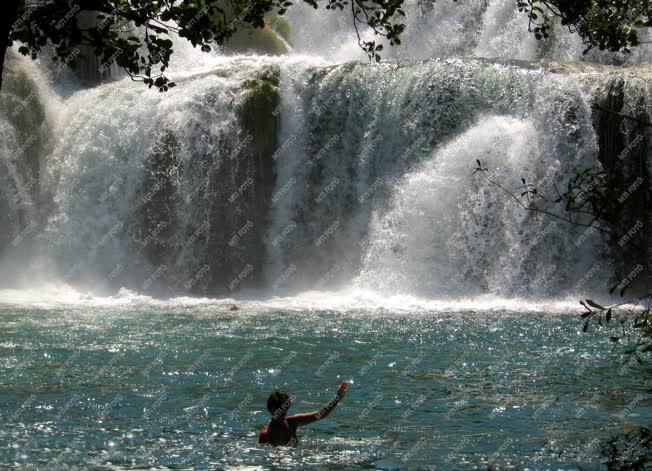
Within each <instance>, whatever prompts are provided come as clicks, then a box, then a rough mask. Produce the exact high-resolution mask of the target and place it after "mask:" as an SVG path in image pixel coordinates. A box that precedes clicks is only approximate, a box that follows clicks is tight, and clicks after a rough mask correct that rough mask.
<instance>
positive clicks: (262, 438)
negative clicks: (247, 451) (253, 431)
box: [258, 425, 269, 443]
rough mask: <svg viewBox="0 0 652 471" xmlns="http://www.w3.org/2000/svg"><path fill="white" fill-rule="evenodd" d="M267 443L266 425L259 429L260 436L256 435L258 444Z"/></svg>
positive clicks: (267, 432) (267, 431)
mask: <svg viewBox="0 0 652 471" xmlns="http://www.w3.org/2000/svg"><path fill="white" fill-rule="evenodd" d="M267 442H269V430H268V425H265V426H264V427H263V428H261V429H260V434H258V443H267Z"/></svg>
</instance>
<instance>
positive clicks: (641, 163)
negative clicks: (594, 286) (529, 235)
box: [594, 77, 652, 294]
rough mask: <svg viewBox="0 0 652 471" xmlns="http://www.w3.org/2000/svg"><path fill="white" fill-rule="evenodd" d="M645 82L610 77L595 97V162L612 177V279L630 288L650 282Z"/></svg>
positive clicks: (651, 215)
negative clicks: (597, 156) (596, 145)
mask: <svg viewBox="0 0 652 471" xmlns="http://www.w3.org/2000/svg"><path fill="white" fill-rule="evenodd" d="M648 101H649V98H648V93H647V90H646V89H645V87H640V86H639V85H638V84H636V82H632V81H629V82H628V81H627V80H625V79H624V78H623V77H614V78H613V79H612V80H611V81H610V82H609V83H608V84H607V86H606V88H605V90H604V92H603V95H602V96H598V97H597V99H596V108H597V109H596V110H595V112H594V126H595V130H596V133H597V137H598V144H599V158H600V162H601V163H602V165H603V166H604V168H605V170H606V171H607V172H608V174H609V175H610V177H612V178H613V183H614V185H613V186H614V191H615V194H614V195H613V197H614V198H615V199H616V200H617V210H616V211H615V214H613V221H612V227H611V229H612V231H613V235H612V237H611V245H612V250H613V254H614V260H615V268H616V270H615V274H614V280H613V281H614V285H616V286H617V290H621V289H622V288H625V287H627V290H628V292H629V293H630V294H637V293H643V292H644V291H645V290H649V288H650V287H651V286H652V238H651V237H652V234H651V233H650V230H651V229H650V227H651V226H650V225H651V224H652V206H651V205H652V186H651V184H652V182H651V181H650V169H651V165H652V161H651V156H652V135H651V134H652V127H650V125H649V124H648V123H650V116H649V113H648V109H649V107H650V103H648Z"/></svg>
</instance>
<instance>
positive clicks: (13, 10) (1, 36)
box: [0, 0, 23, 90]
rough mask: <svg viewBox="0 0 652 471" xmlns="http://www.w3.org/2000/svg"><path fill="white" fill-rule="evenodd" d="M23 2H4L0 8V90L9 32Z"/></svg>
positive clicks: (16, 0)
mask: <svg viewBox="0 0 652 471" xmlns="http://www.w3.org/2000/svg"><path fill="white" fill-rule="evenodd" d="M22 3H23V0H5V1H4V2H2V6H0V90H2V72H3V71H4V65H5V55H6V53H7V46H8V45H9V32H10V31H11V27H12V25H13V24H14V22H15V21H16V19H18V8H19V7H20V5H21V4H22Z"/></svg>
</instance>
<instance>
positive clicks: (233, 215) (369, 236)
mask: <svg viewBox="0 0 652 471" xmlns="http://www.w3.org/2000/svg"><path fill="white" fill-rule="evenodd" d="M407 9H408V11H409V12H410V13H411V16H410V15H409V16H408V17H409V18H411V20H410V24H409V27H408V30H407V32H406V34H407V35H406V40H405V41H404V42H405V46H404V48H402V49H391V50H389V51H388V54H389V55H390V57H391V55H402V56H404V57H410V58H411V60H406V59H401V60H397V61H390V62H388V63H383V64H380V65H370V64H366V63H364V62H350V63H345V64H341V65H338V64H337V62H339V61H340V60H341V59H343V58H359V57H360V51H359V50H358V49H357V45H355V39H353V38H354V36H353V35H352V34H351V33H352V32H351V29H350V26H348V25H347V24H343V23H342V21H341V18H340V17H339V16H337V15H333V16H329V17H328V20H327V21H329V22H330V23H329V24H330V25H331V28H329V29H328V31H329V32H328V37H327V36H324V37H321V36H320V34H321V33H315V31H325V29H320V30H317V29H315V28H314V27H313V22H314V21H317V20H319V21H322V20H323V18H322V17H321V16H320V17H315V16H312V15H313V14H312V13H308V12H307V11H305V9H304V8H303V7H297V9H296V10H292V11H291V12H290V18H291V19H292V15H295V14H296V15H302V21H303V22H304V23H303V25H302V26H301V27H297V28H295V29H293V43H292V46H293V48H294V54H291V55H288V56H282V57H279V58H274V59H273V58H270V57H261V56H259V57H255V56H254V57H252V56H248V57H242V56H234V57H226V56H220V55H219V54H212V55H210V56H207V59H201V58H199V57H200V56H197V57H196V56H195V53H194V52H193V51H191V50H188V49H187V48H185V47H182V46H179V48H178V51H177V53H178V54H181V55H183V56H184V57H183V58H182V62H183V64H185V65H186V66H187V67H186V68H187V69H194V70H192V71H190V72H184V73H183V74H177V75H178V76H177V77H176V78H175V80H176V81H177V83H178V87H177V88H175V89H173V90H171V91H170V92H169V93H166V94H158V93H153V92H151V91H147V90H146V89H145V88H144V87H142V85H141V84H134V83H130V82H127V81H117V82H113V83H109V84H105V85H101V86H98V87H96V88H93V89H88V90H80V91H77V92H76V93H73V94H72V95H71V96H70V97H68V98H65V100H64V101H63V102H61V105H60V106H61V108H62V109H61V111H58V112H57V114H56V120H54V121H52V122H53V123H54V124H47V120H46V119H45V117H44V116H45V115H46V114H47V110H46V111H43V110H40V111H39V107H46V109H49V108H48V106H49V104H48V103H49V102H48V101H47V100H45V99H44V98H43V96H44V93H41V94H40V98H39V99H37V100H30V103H31V105H30V106H32V107H33V108H34V112H33V113H32V114H31V115H30V116H31V117H30V118H29V119H30V121H29V123H27V124H28V125H29V126H31V127H34V126H36V125H40V124H39V123H45V124H44V126H45V127H46V128H47V129H45V130H44V131H43V132H44V133H45V134H47V135H48V136H49V135H52V136H57V137H56V139H52V141H51V142H50V141H47V139H45V140H44V139H41V138H39V142H38V145H37V143H34V142H32V143H31V144H30V146H32V144H34V146H33V147H34V149H32V148H31V147H30V151H29V153H30V159H29V161H28V162H29V165H32V167H34V168H32V169H31V170H29V171H27V170H25V169H22V170H20V169H18V168H17V167H16V165H15V162H16V159H15V158H12V157H11V156H12V155H16V150H17V149H20V148H21V142H23V143H25V142H28V140H27V137H26V135H25V134H24V133H22V131H20V129H19V128H20V127H21V126H23V125H24V123H23V124H21V123H20V121H19V120H17V119H16V118H15V117H14V116H13V115H11V113H10V110H9V108H7V107H3V116H2V120H3V121H2V126H3V128H5V129H7V132H6V133H4V134H3V141H2V145H3V149H4V150H3V156H2V158H3V163H4V164H5V166H4V168H3V172H2V174H1V175H0V178H3V179H4V180H7V181H8V183H6V184H5V185H4V188H5V189H6V190H5V194H4V195H3V198H2V200H1V203H2V204H3V205H4V208H6V210H3V213H2V214H3V216H2V217H3V218H4V219H3V226H4V228H6V229H4V230H3V240H2V241H0V242H2V243H1V245H0V246H1V247H2V248H3V249H4V250H3V256H4V257H5V258H4V260H5V262H4V267H3V268H4V269H5V272H9V273H11V275H10V276H9V278H13V277H14V275H15V271H16V264H15V263H11V264H10V263H9V262H8V261H7V260H8V258H10V257H14V258H15V253H16V252H17V251H18V248H17V246H22V245H25V246H26V245H29V247H30V251H31V252H32V255H31V256H32V257H33V258H36V257H37V255H38V259H39V261H40V262H41V264H40V265H39V267H40V268H39V270H40V269H43V270H44V271H45V273H46V276H47V277H49V278H51V279H55V280H59V281H62V282H66V283H70V284H72V285H74V286H81V287H84V288H86V289H92V290H95V291H99V292H108V293H112V292H115V291H116V290H117V289H119V288H120V287H127V288H129V289H133V290H135V291H138V292H153V293H155V294H158V295H171V294H179V293H196V294H206V295H214V296H222V295H225V294H228V295H232V294H234V293H237V292H240V291H242V290H243V289H248V288H254V289H257V290H261V289H262V290H263V291H264V292H266V293H269V292H272V293H285V292H290V293H296V292H300V291H305V290H310V289H337V288H343V287H348V286H351V285H353V286H356V287H359V288H365V289H370V290H376V291H380V292H383V293H404V294H412V295H417V296H420V297H425V298H445V297H463V296H473V295H479V294H483V293H491V294H496V295H500V296H503V297H526V298H536V297H556V296H563V295H565V294H574V293H577V292H580V291H583V290H584V291H587V290H588V291H591V290H600V289H604V287H605V286H607V285H608V284H609V282H610V281H613V280H610V277H611V276H612V273H613V266H612V258H611V254H610V253H609V250H608V249H607V248H606V247H608V244H605V243H604V242H605V241H604V240H602V239H601V236H600V234H595V233H591V234H585V233H584V229H583V228H573V227H567V226H564V223H563V222H560V221H557V222H555V221H549V220H546V219H545V218H540V217H536V216H534V215H532V214H531V213H527V212H525V211H521V210H519V208H518V207H517V206H516V205H515V203H514V201H513V200H510V199H509V198H508V197H507V196H506V195H505V194H504V193H501V191H500V190H498V189H497V188H495V187H493V186H491V185H489V184H488V183H487V182H486V181H485V180H483V179H481V178H479V177H478V176H477V175H476V177H472V176H471V174H472V173H473V170H474V165H475V164H474V162H475V161H476V159H480V160H481V161H482V162H483V164H486V165H487V166H488V167H489V168H490V169H491V172H492V175H494V176H495V178H497V179H500V181H501V182H502V183H504V184H505V185H506V186H507V187H509V188H516V187H518V186H519V185H520V179H521V177H525V178H527V179H528V181H530V182H532V183H534V184H536V185H537V186H538V187H540V188H542V189H544V190H547V191H546V196H548V197H549V196H551V195H552V182H553V181H556V183H557V184H559V185H560V186H563V184H564V179H563V177H559V178H557V180H555V174H556V173H557V172H559V175H562V176H563V175H568V174H569V172H570V171H571V170H573V169H578V168H579V169H583V168H589V167H591V166H594V165H596V164H597V163H598V159H599V156H600V153H599V149H598V142H599V141H600V139H601V136H600V129H599V126H596V122H595V120H596V115H595V111H594V110H592V109H591V107H592V105H593V104H594V103H595V102H596V101H599V100H603V99H604V95H605V93H606V94H607V95H608V94H609V92H608V91H607V92H605V90H607V89H608V88H609V84H610V83H611V82H612V80H613V79H614V77H616V75H617V76H618V77H621V76H622V79H623V80H624V81H625V82H626V83H627V84H628V86H627V90H626V92H625V94H624V102H625V109H626V108H627V107H630V108H632V107H633V108H636V110H634V111H635V114H637V115H641V113H643V115H645V116H649V114H650V92H649V89H648V86H647V85H641V81H640V80H639V79H637V78H636V76H637V74H638V75H641V74H642V75H646V74H648V73H649V72H648V71H647V69H645V68H644V67H638V68H633V69H632V72H631V73H629V72H618V73H617V72H615V71H614V70H612V69H609V68H608V67H604V66H590V65H579V64H561V63H554V64H543V63H525V62H513V61H511V62H510V61H504V60H498V59H470V58H462V57H464V56H470V57H474V56H483V57H488V58H503V59H504V58H509V59H526V60H536V59H542V58H545V59H576V58H579V57H580V55H579V53H578V51H580V52H581V45H580V44H579V43H578V42H577V39H576V38H575V37H573V36H572V35H571V34H570V33H567V32H566V33H565V32H563V30H562V29H560V28H559V31H557V32H558V34H557V35H556V36H555V37H553V38H551V40H549V41H548V42H547V43H545V44H544V43H539V42H537V41H536V40H534V39H533V38H532V37H531V36H530V35H529V33H527V28H526V25H524V24H523V22H524V18H523V17H522V15H520V14H519V13H518V12H517V11H516V9H515V8H514V6H513V2H507V1H503V0H497V1H492V2H467V3H466V4H464V5H457V4H455V3H453V2H450V4H449V3H446V2H437V3H436V4H434V5H423V4H418V3H409V4H408V5H407ZM295 23H296V22H295ZM475 23H479V24H480V25H481V27H479V28H474V27H471V26H469V25H473V24H475ZM434 25H437V27H436V28H434ZM430 31H432V33H430ZM553 36H554V35H553ZM316 44H319V48H320V51H321V52H322V53H323V55H324V56H326V57H327V58H328V59H327V61H326V62H320V61H316V60H314V59H313V60H308V59H307V58H305V57H303V56H300V55H297V54H300V53H311V52H315V49H316V47H317V46H316ZM569 45H570V46H569ZM562 52H563V54H562ZM648 52H649V51H648V50H647V49H644V48H641V50H640V51H639V52H638V53H637V55H635V56H632V57H630V58H629V59H627V60H628V61H629V62H632V63H635V62H644V61H645V60H646V57H647V54H648ZM451 55H458V56H460V57H459V58H446V57H448V56H451ZM421 57H444V58H440V59H429V60H419V61H418V60H414V59H415V58H421ZM591 57H592V58H593V59H594V60H603V61H604V62H613V61H616V62H618V61H621V59H619V58H617V57H614V56H613V55H611V56H608V57H607V56H606V55H604V54H603V55H600V57H598V55H594V56H591ZM333 62H335V63H336V64H333ZM173 66H174V64H173ZM13 67H14V69H16V70H20V69H21V68H24V67H28V65H27V62H26V61H25V60H24V59H20V60H17V59H14V66H13ZM30 67H31V65H30ZM44 70H46V69H44ZM173 70H174V67H173ZM177 70H181V69H180V68H177ZM18 81H19V79H18V78H17V76H16V78H15V77H14V75H11V74H9V76H8V79H7V85H6V86H5V88H4V90H3V94H4V95H3V96H4V97H5V98H4V99H5V100H11V99H12V98H11V97H12V96H13V95H12V94H16V93H17V92H12V90H14V89H15V87H17V85H16V84H17V83H18ZM642 83H644V81H643V82H642ZM12 87H13V88H12ZM22 98H24V97H22ZM22 98H21V99H22ZM21 119H22V118H21ZM21 133H22V134H21ZM41 141H43V142H41ZM46 141H47V142H46ZM625 144H627V143H625ZM22 145H23V146H24V144H22ZM648 145H649V139H648V138H647V137H645V140H644V142H643V143H642V144H641V146H643V147H645V146H648ZM12 162H13V163H12ZM35 162H37V164H35ZM35 169H36V170H35ZM29 175H33V176H34V178H35V179H36V180H34V181H38V185H30V184H29V181H30V180H29ZM21 188H23V189H21ZM25 188H28V189H30V188H31V190H30V191H27V190H25ZM19 193H20V194H24V196H25V197H24V198H22V197H21V198H19V199H20V200H21V201H23V202H24V204H21V205H17V204H15V200H16V197H17V196H16V195H17V194H19ZM542 204H543V205H544V206H545V207H546V208H547V209H550V210H551V211H552V210H553V209H554V208H555V207H554V205H552V203H551V202H550V201H547V202H543V203H542ZM24 207H28V208H31V209H30V211H28V212H27V213H26V212H25V210H24V209H23V208H24ZM30 227H32V228H35V229H34V230H30V229H29V228H30ZM26 235H27V236H28V237H26ZM16 238H18V239H17V240H18V241H17V242H16V243H14V242H13V241H14V240H15V239H16ZM23 239H25V240H27V239H29V240H30V244H24V243H23V242H21V241H23ZM578 240H579V241H580V242H581V243H578ZM34 241H35V242H36V243H34V244H32V243H31V242H34ZM601 247H602V248H601ZM23 265H24V263H23ZM44 266H45V267H47V269H45V268H43V267H44ZM7 267H9V268H7ZM596 267H599V270H598V269H597V268H596ZM598 271H599V272H598ZM594 272H595V273H594ZM587 273H588V274H590V276H587Z"/></svg>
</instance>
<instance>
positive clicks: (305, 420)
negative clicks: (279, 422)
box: [285, 381, 349, 428]
mask: <svg viewBox="0 0 652 471" xmlns="http://www.w3.org/2000/svg"><path fill="white" fill-rule="evenodd" d="M348 386H349V383H348V382H347V381H342V382H341V383H340V387H339V388H338V390H337V395H336V396H335V397H334V398H333V399H331V400H330V401H328V402H327V403H326V405H325V406H324V407H322V408H321V409H319V410H318V411H315V412H310V413H308V414H296V415H291V416H289V417H287V418H286V419H285V420H287V422H288V424H290V427H294V428H296V427H301V426H303V425H308V424H310V423H312V422H315V421H317V420H321V419H323V418H324V417H326V416H327V415H328V414H330V413H331V411H332V410H333V409H335V406H337V404H338V403H339V402H340V400H341V399H342V398H343V397H344V395H345V394H346V388H347V387H348Z"/></svg>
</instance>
